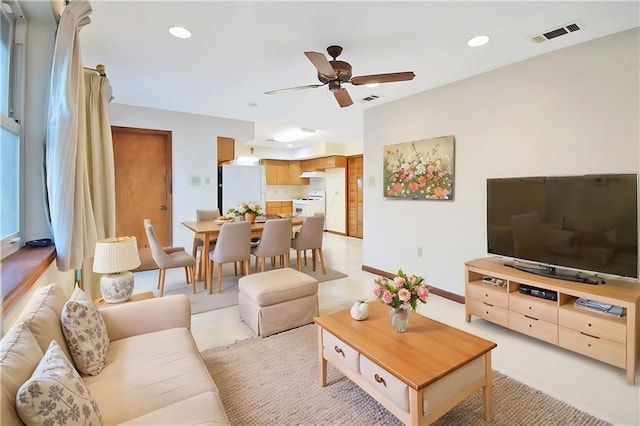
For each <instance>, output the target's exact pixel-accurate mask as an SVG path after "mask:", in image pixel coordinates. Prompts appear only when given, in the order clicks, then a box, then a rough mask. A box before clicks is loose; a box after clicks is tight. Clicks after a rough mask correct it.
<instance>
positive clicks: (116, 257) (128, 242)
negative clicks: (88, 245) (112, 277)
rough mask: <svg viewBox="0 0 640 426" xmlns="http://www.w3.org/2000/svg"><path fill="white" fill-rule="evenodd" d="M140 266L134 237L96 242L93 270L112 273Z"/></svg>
mask: <svg viewBox="0 0 640 426" xmlns="http://www.w3.org/2000/svg"><path fill="white" fill-rule="evenodd" d="M138 266H140V257H139V256H138V243H137V241H136V237H116V238H107V239H104V240H100V241H98V242H97V243H96V251H95V254H94V256H93V272H97V273H101V274H113V273H116V272H124V271H130V270H132V269H135V268H137V267H138Z"/></svg>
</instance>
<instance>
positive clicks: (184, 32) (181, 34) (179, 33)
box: [169, 27, 191, 38]
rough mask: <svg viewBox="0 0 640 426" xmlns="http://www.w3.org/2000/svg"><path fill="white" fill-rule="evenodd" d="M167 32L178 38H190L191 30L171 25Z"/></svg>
mask: <svg viewBox="0 0 640 426" xmlns="http://www.w3.org/2000/svg"><path fill="white" fill-rule="evenodd" d="M169 33H170V34H171V35H172V36H174V37H178V38H190V37H191V31H189V30H188V29H186V28H183V27H171V28H169Z"/></svg>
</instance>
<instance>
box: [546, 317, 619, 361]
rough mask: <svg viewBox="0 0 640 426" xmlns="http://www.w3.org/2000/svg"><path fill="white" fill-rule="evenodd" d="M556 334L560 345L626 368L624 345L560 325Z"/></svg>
mask: <svg viewBox="0 0 640 426" xmlns="http://www.w3.org/2000/svg"><path fill="white" fill-rule="evenodd" d="M558 334H559V344H560V346H561V347H563V348H565V349H569V350H571V351H574V352H578V353H581V354H583V355H586V356H588V357H591V358H595V359H597V360H600V361H602V362H606V363H607V364H611V365H614V366H616V367H619V368H626V362H625V360H626V345H623V344H620V343H617V342H612V341H610V340H607V339H603V338H599V337H595V336H590V335H588V334H585V333H582V332H579V331H576V330H573V329H570V328H566V327H562V326H560V327H559V333H558Z"/></svg>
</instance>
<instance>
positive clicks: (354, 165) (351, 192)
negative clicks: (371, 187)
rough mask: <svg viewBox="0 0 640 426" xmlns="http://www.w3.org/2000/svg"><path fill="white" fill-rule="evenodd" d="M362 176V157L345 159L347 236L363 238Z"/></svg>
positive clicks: (356, 156)
mask: <svg viewBox="0 0 640 426" xmlns="http://www.w3.org/2000/svg"><path fill="white" fill-rule="evenodd" d="M363 175H364V157H363V156H362V155H355V156H353V157H349V158H348V159H347V235H348V236H350V237H356V238H362V237H363V222H364V220H363V206H364V194H363V179H364V178H363Z"/></svg>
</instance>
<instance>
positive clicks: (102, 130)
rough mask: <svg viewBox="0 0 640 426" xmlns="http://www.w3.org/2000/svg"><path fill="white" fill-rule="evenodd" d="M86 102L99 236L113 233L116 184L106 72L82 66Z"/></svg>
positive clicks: (90, 172)
mask: <svg viewBox="0 0 640 426" xmlns="http://www.w3.org/2000/svg"><path fill="white" fill-rule="evenodd" d="M84 82H85V92H86V105H87V143H88V152H87V157H88V160H87V165H88V169H89V188H90V191H91V201H92V203H93V214H94V217H95V222H96V232H97V237H98V240H101V239H103V238H110V237H115V236H116V207H115V206H116V186H115V170H114V160H113V139H112V138H111V119H110V118H109V102H110V101H111V99H112V93H113V91H112V89H111V84H110V83H109V79H107V76H106V75H105V76H101V75H99V74H98V73H97V72H95V71H92V70H86V69H85V70H84Z"/></svg>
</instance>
